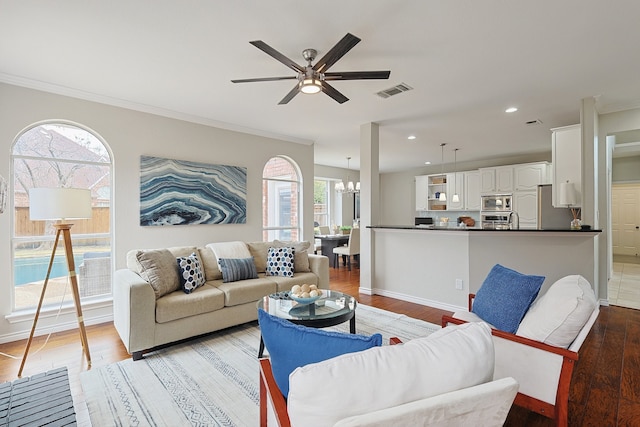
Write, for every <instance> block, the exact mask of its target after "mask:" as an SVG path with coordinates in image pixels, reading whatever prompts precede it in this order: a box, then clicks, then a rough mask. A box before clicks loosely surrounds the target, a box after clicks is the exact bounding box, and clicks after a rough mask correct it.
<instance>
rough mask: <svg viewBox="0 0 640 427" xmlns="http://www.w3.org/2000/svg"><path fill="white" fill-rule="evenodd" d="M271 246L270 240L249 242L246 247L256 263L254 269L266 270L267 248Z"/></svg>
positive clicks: (261, 271)
mask: <svg viewBox="0 0 640 427" xmlns="http://www.w3.org/2000/svg"><path fill="white" fill-rule="evenodd" d="M272 246H273V243H272V242H249V243H247V247H248V248H249V252H250V253H251V256H252V257H253V262H254V263H255V264H256V271H257V272H258V273H264V272H265V271H266V270H267V255H268V252H269V248H270V247H272Z"/></svg>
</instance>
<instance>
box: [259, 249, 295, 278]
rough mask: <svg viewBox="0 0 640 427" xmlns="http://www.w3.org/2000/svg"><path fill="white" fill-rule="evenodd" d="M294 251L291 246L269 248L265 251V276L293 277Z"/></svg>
mask: <svg viewBox="0 0 640 427" xmlns="http://www.w3.org/2000/svg"><path fill="white" fill-rule="evenodd" d="M294 255H295V254H294V251H293V248H291V247H282V248H269V252H268V253H267V267H266V269H265V271H266V274H267V276H283V277H293V273H294Z"/></svg>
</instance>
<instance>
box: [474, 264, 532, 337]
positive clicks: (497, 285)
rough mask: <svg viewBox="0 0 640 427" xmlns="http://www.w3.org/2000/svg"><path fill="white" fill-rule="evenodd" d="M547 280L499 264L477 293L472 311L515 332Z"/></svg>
mask: <svg viewBox="0 0 640 427" xmlns="http://www.w3.org/2000/svg"><path fill="white" fill-rule="evenodd" d="M544 279H545V277H544V276H528V275H525V274H522V273H518V272H517V271H515V270H511V269H510V268H506V267H503V266H501V265H500V264H496V265H494V266H493V268H492V269H491V271H490V272H489V274H488V275H487V277H486V279H484V282H483V283H482V286H481V287H480V289H479V290H478V292H477V293H476V297H475V299H474V300H473V308H472V310H471V311H472V312H473V313H475V314H477V315H478V316H479V317H480V318H481V319H482V320H484V321H485V322H489V323H491V324H492V325H493V326H495V327H496V328H497V329H500V330H501V331H505V332H510V333H512V334H515V333H516V331H517V330H518V325H520V322H521V321H522V318H523V317H524V315H525V314H526V313H527V310H529V306H531V303H533V301H534V300H535V299H536V297H537V296H538V292H540V287H541V286H542V282H544Z"/></svg>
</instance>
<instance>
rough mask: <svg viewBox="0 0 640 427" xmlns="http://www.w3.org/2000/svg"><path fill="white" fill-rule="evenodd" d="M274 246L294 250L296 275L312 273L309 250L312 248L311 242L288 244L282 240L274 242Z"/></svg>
mask: <svg viewBox="0 0 640 427" xmlns="http://www.w3.org/2000/svg"><path fill="white" fill-rule="evenodd" d="M272 246H273V247H275V248H282V247H290V248H293V253H294V264H295V271H296V273H304V272H309V271H311V269H310V268H309V251H308V250H309V248H310V247H311V243H310V242H286V241H282V240H274V241H273V245H272Z"/></svg>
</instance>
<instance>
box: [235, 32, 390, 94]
mask: <svg viewBox="0 0 640 427" xmlns="http://www.w3.org/2000/svg"><path fill="white" fill-rule="evenodd" d="M359 42H360V39H359V38H358V37H356V36H354V35H353V34H350V33H347V35H346V36H344V37H343V38H342V40H340V41H339V42H338V43H336V45H335V46H333V47H332V48H331V49H330V50H329V51H328V52H327V53H326V54H325V55H324V56H323V57H322V58H321V59H320V60H319V61H318V62H316V64H315V65H312V64H311V63H312V62H313V61H314V60H315V59H316V55H317V54H318V52H317V51H316V50H315V49H305V50H303V51H302V57H303V58H304V59H305V60H306V61H307V65H306V66H304V67H303V66H300V65H298V64H296V63H295V62H294V61H292V60H291V59H289V58H287V57H286V56H284V55H283V54H281V53H280V52H278V51H277V50H275V49H274V48H272V47H271V46H269V45H268V44H266V43H265V42H263V41H262V40H255V41H252V42H249V43H251V44H252V45H254V46H255V47H257V48H258V49H260V50H262V51H263V52H265V53H266V54H267V55H270V56H272V57H273V58H275V59H276V60H278V61H280V62H282V63H283V64H284V65H286V66H287V67H289V68H291V69H292V70H293V71H295V72H296V73H297V74H296V75H295V76H286V77H262V78H256V79H238V80H231V81H232V82H233V83H249V82H269V81H276V80H298V83H296V85H295V87H294V88H293V89H291V91H290V92H289V93H288V94H286V95H285V97H284V98H282V100H281V101H280V102H279V103H278V104H286V103H288V102H289V101H291V100H292V99H293V97H294V96H296V95H297V94H298V93H299V92H303V93H318V92H320V91H322V92H324V93H326V94H327V95H329V96H330V97H331V98H333V99H334V100H336V101H337V102H338V103H340V104H342V103H344V102H347V101H348V100H349V98H347V97H346V96H344V95H343V94H341V93H340V92H338V91H337V90H336V89H335V88H334V87H333V86H331V85H330V84H329V83H327V81H334V80H370V79H388V78H389V74H391V71H346V72H343V73H340V72H327V70H328V69H329V68H330V67H331V66H332V65H333V64H335V63H336V62H337V61H338V60H339V59H340V58H342V57H343V56H344V55H345V54H346V53H347V52H349V51H350V50H351V49H352V48H353V47H354V46H355V45H357V44H358V43H359Z"/></svg>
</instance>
